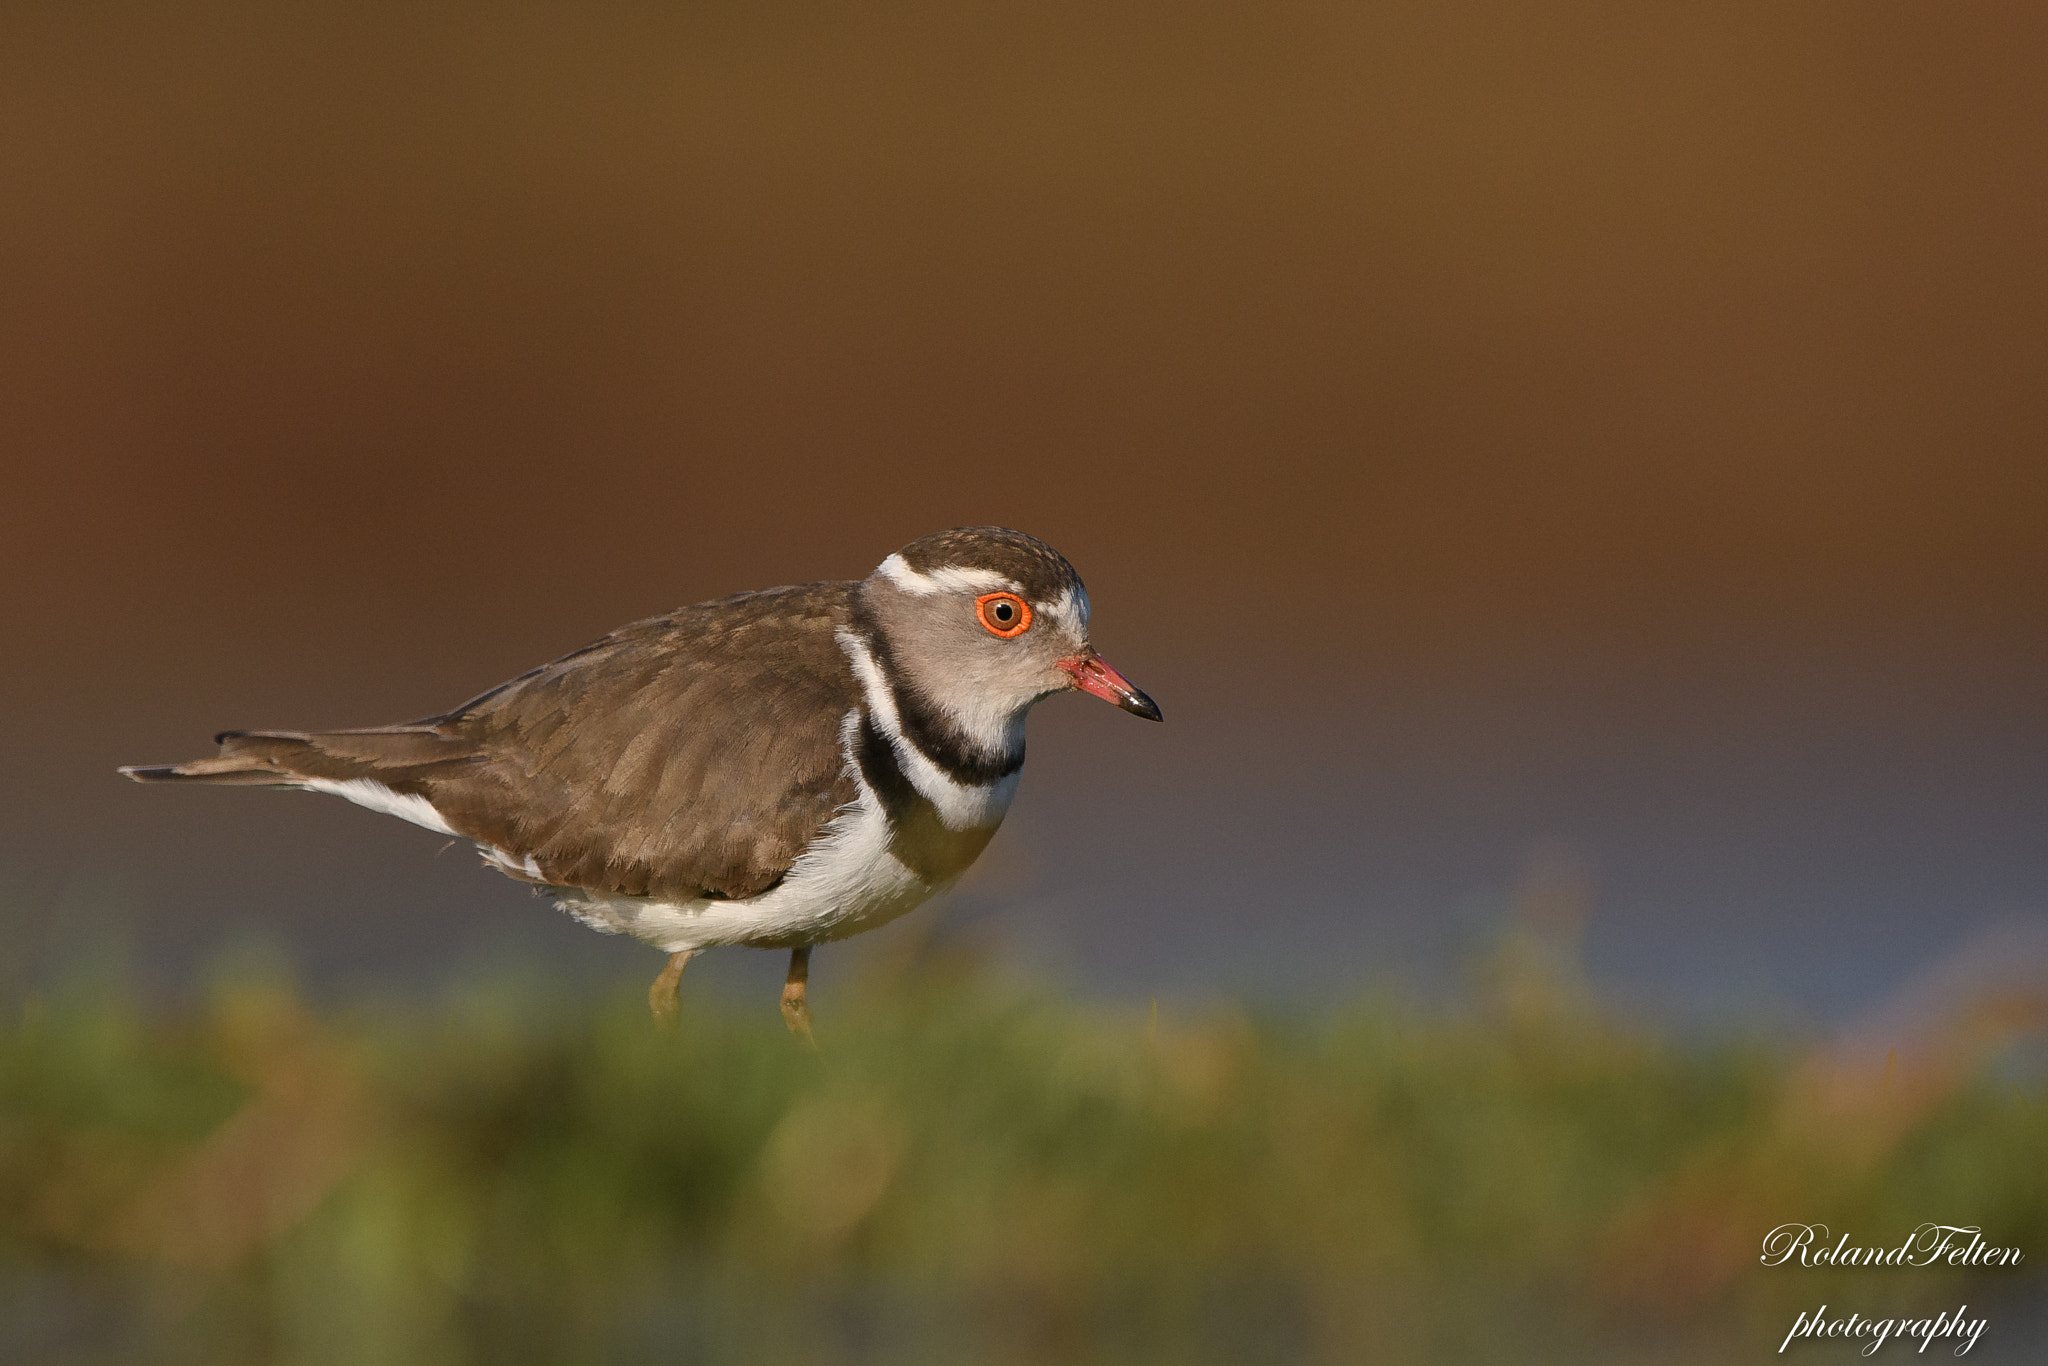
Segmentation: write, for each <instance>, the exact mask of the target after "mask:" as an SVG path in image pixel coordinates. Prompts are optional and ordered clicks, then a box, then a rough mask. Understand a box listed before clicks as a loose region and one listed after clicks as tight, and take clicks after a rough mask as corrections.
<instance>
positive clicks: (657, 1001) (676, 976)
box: [647, 949, 697, 1029]
mask: <svg viewBox="0 0 2048 1366" xmlns="http://www.w3.org/2000/svg"><path fill="white" fill-rule="evenodd" d="M696 956H697V951H696V950H695V949H684V950H683V951H682V952H680V953H672V954H670V955H669V956H668V965H667V966H666V967H664V968H663V969H662V970H661V976H659V977H657V978H655V979H654V985H653V986H651V987H649V988H647V1008H648V1009H649V1010H651V1011H653V1012H654V1023H655V1024H657V1025H659V1026H660V1027H661V1028H663V1029H674V1028H675V1027H676V1020H677V1018H678V1017H679V1016H680V1015H681V1014H682V1007H681V1006H679V1005H678V1004H677V1003H676V988H678V987H680V986H681V985H682V984H683V969H684V968H685V967H687V966H689V962H690V960H691V959H692V958H694V957H696Z"/></svg>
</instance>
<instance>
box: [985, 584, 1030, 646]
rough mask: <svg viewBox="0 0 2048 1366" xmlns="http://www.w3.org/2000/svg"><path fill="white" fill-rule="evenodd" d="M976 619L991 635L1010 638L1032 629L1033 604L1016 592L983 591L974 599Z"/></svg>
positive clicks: (1005, 638)
mask: <svg viewBox="0 0 2048 1366" xmlns="http://www.w3.org/2000/svg"><path fill="white" fill-rule="evenodd" d="M974 619H975V620H976V621H978V622H980V623H981V626H982V629H983V630H985V631H987V632H988V633H989V634H990V635H992V636H1001V637H1002V638H1003V639H1004V640H1009V639H1011V638H1013V637H1015V636H1021V635H1023V634H1024V633H1025V632H1026V631H1028V630H1030V629H1031V604H1030V603H1028V602H1026V601H1024V599H1022V598H1020V597H1018V596H1017V595H1016V594H1015V593H983V594H982V595H981V596H980V597H978V598H976V599H975V600H974Z"/></svg>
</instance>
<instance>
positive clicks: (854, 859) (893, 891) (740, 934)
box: [561, 710, 941, 953]
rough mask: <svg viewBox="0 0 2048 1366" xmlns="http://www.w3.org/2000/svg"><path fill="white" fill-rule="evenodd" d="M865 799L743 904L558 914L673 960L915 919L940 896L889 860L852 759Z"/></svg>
mask: <svg viewBox="0 0 2048 1366" xmlns="http://www.w3.org/2000/svg"><path fill="white" fill-rule="evenodd" d="M859 726H860V712H859V711H858V710H854V711H850V712H848V713H847V714H846V719H845V721H844V722H842V723H841V725H840V737H841V742H842V745H844V746H845V747H846V749H847V751H848V753H849V754H850V753H851V749H852V742H853V737H854V734H855V732H856V731H857V730H858V728H859ZM847 772H848V774H849V775H850V776H851V777H852V778H853V781H854V782H855V784H856V785H857V786H858V788H859V792H860V795H859V796H858V797H857V798H855V799H854V801H852V802H851V803H849V804H848V805H847V806H845V807H842V808H841V809H840V811H839V814H838V815H836V816H834V817H833V818H832V819H831V821H830V822H828V823H827V824H826V826H825V828H824V829H823V830H822V831H820V832H819V833H818V837H817V838H816V839H814V840H812V841H811V846H810V848H808V849H806V850H805V851H804V853H803V856H802V857H801V858H799V859H798V860H797V861H796V862H795V863H794V864H793V865H791V867H790V870H789V874H788V875H787V876H786V877H784V878H783V879H782V881H781V882H779V883H777V884H776V885H775V886H774V887H773V888H771V889H770V890H768V891H766V892H763V893H762V894H761V895H759V896H757V897H753V898H750V899H749V900H746V901H686V902H683V903H681V904H675V903H668V902H658V901H652V900H648V899H645V898H640V897H626V896H607V895H604V894H603V893H598V892H581V893H575V894H572V895H568V896H564V897H563V898H562V899H561V900H562V907H563V909H564V910H567V911H568V912H569V913H570V914H571V915H574V916H575V917H576V918H577V919H578V920H581V921H582V922H583V923H584V924H586V925H589V926H590V927H592V928H593V929H599V930H605V931H608V932H610V933H613V934H630V935H632V936H633V937H634V938H635V939H639V940H641V941H643V942H645V943H649V944H653V945H655V946H656V947H657V948H660V949H662V950H664V951H666V952H668V953H677V952H680V951H681V950H683V949H704V948H714V947H716V946H718V945H721V944H758V943H763V942H766V943H769V944H776V943H809V942H817V941H820V940H827V939H840V938H844V937H845V936H847V935H850V934H856V933H858V932H860V931H861V930H866V929H872V928H873V927H875V926H876V925H880V924H884V923H886V922H888V921H891V920H894V919H895V918H896V917H897V916H899V915H902V914H903V913H904V912H906V911H910V910H914V909H915V908H916V907H918V906H919V905H921V904H923V902H925V901H926V900H927V899H929V898H930V897H931V895H932V894H933V893H934V892H937V891H939V890H941V888H940V887H936V886H932V885H929V884H927V883H925V882H922V881H920V880H919V879H918V878H917V876H916V875H915V874H913V873H912V872H911V871H910V870H909V869H908V868H906V867H904V866H903V864H902V863H900V862H898V861H897V859H896V857H895V856H894V855H893V854H891V853H890V852H889V822H888V818H887V817H886V816H885V815H884V814H883V811H882V803H881V800H880V799H879V798H877V797H876V796H875V794H874V791H873V790H872V789H871V788H869V787H868V785H867V781H866V780H865V779H864V778H862V777H861V774H860V767H859V765H858V764H855V763H853V762H852V760H851V759H850V758H849V760H848V762H847Z"/></svg>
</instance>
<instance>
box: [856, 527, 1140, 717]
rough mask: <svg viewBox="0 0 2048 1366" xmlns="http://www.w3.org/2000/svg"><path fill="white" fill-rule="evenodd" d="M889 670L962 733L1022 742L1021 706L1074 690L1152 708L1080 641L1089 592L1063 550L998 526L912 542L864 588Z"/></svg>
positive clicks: (1134, 708) (1084, 636)
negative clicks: (884, 646)
mask: <svg viewBox="0 0 2048 1366" xmlns="http://www.w3.org/2000/svg"><path fill="white" fill-rule="evenodd" d="M861 602H862V605H863V607H864V609H865V610H866V612H867V613H868V614H869V615H871V616H872V618H873V620H874V622H875V625H876V627H877V628H878V631H879V634H880V635H881V637H882V639H883V641H884V642H885V643H886V645H887V647H888V651H889V654H890V656H891V659H892V663H893V666H894V668H895V669H896V670H897V671H898V672H900V674H901V675H902V676H903V680H904V681H905V682H907V683H908V684H909V685H910V686H912V687H914V688H916V689H917V691H918V692H919V693H921V694H922V695H923V696H924V697H925V698H926V699H927V700H928V701H929V702H930V703H931V704H932V705H933V707H934V708H936V709H937V710H938V711H939V712H940V713H941V714H943V715H944V716H946V718H947V719H948V720H949V721H951V722H952V723H953V724H954V725H955V726H957V727H958V728H959V729H960V730H961V732H962V733H963V734H964V735H965V736H967V737H969V738H970V739H973V740H976V741H979V742H981V743H983V744H984V745H988V746H990V747H992V748H1009V747H1011V746H1010V745H1009V744H1008V743H1006V741H1008V740H1009V739H1010V738H1012V737H1013V736H1014V738H1015V740H1017V741H1021V739H1022V734H1021V729H1022V726H1023V721H1024V713H1025V712H1026V711H1028V710H1029V709H1030V708H1031V705H1032V704H1033V703H1035V702H1038V701H1039V700H1041V699H1043V698H1046V697H1049V696H1051V695H1052V694H1054V693H1057V692H1065V691H1068V690H1070V689H1078V690H1079V691H1081V692H1086V693H1092V694H1094V695H1095V696H1097V697H1100V698H1102V699H1104V700H1105V701H1109V702H1114V703H1115V704H1116V705H1117V706H1119V707H1122V708H1123V709H1124V710H1125V711H1127V712H1130V713H1131V714H1132V715H1134V716H1142V717H1144V718H1145V719H1147V720H1149V721H1157V720H1159V719H1161V718H1160V715H1159V707H1158V705H1157V704H1156V703H1154V702H1153V701H1152V699H1151V698H1149V697H1147V696H1146V695H1145V694H1144V693H1142V692H1140V691H1138V689H1136V688H1134V687H1132V686H1131V684H1130V682H1129V681H1128V680H1127V679H1125V678H1124V676H1123V675H1122V674H1120V673H1118V672H1117V671H1116V670H1115V669H1112V668H1111V667H1110V666H1109V665H1108V664H1107V663H1106V662H1104V660H1103V658H1102V656H1100V655H1098V654H1097V653H1096V652H1095V646H1094V645H1093V644H1092V643H1091V642H1090V641H1089V639H1088V590H1087V589H1086V588H1084V587H1082V586H1081V576H1080V575H1078V574H1076V573H1075V572H1074V567H1073V566H1072V565H1070V564H1068V563H1067V561H1066V557H1065V556H1063V555H1061V554H1060V553H1059V552H1058V551H1057V550H1054V549H1053V548H1052V547H1051V546H1049V545H1047V544H1046V543H1045V542H1043V541H1040V540H1037V539H1035V538H1033V537H1030V536H1026V535H1025V534H1024V533H1023V532H1021V531H1009V530H1006V529H1004V528H1002V527H956V528H954V529H953V530H951V531H940V532H935V533H934V534H932V535H930V536H924V537H920V538H919V539H917V540H915V541H912V542H911V543H910V544H909V545H907V546H905V547H903V549H901V550H899V551H897V552H896V553H895V554H894V555H891V556H890V557H889V558H888V559H886V560H883V561H882V563H881V564H880V565H879V566H877V567H876V569H875V572H874V573H872V574H870V575H868V577H867V579H866V581H865V582H864V583H863V584H862V585H861Z"/></svg>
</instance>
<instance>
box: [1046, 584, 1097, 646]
mask: <svg viewBox="0 0 2048 1366" xmlns="http://www.w3.org/2000/svg"><path fill="white" fill-rule="evenodd" d="M1044 610H1045V614H1046V615H1047V616H1048V617H1051V618H1052V619H1053V620H1054V621H1055V622H1057V623H1058V624H1059V625H1060V626H1062V627H1064V628H1065V629H1066V631H1067V632H1068V634H1070V635H1077V636H1085V635H1087V634H1088V594H1087V592H1086V591H1084V590H1083V589H1080V588H1069V589H1068V590H1067V591H1066V592H1064V593H1062V594H1060V596H1059V599H1058V601H1056V602H1049V603H1047V604H1046V605H1045V609H1044Z"/></svg>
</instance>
